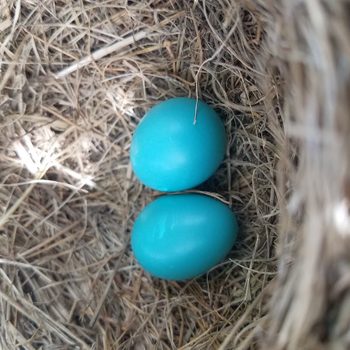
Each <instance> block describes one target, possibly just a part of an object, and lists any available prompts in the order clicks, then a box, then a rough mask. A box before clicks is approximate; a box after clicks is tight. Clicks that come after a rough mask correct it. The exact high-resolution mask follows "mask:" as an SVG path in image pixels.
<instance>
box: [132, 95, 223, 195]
mask: <svg viewBox="0 0 350 350" xmlns="http://www.w3.org/2000/svg"><path fill="white" fill-rule="evenodd" d="M195 108H196V100H195V99H191V98H186V97H179V98H172V99H169V100H166V101H164V102H161V103H159V104H157V105H156V106H154V107H153V108H152V109H151V110H150V111H149V112H148V113H146V115H145V116H144V117H143V119H142V120H141V122H140V124H139V125H138V126H137V128H136V130H135V133H134V136H133V139H132V143H131V150H130V158H131V164H132V167H133V169H134V172H135V174H136V176H137V177H138V179H139V180H140V181H141V182H142V183H144V184H145V185H146V186H148V187H151V188H153V189H156V190H159V191H182V190H185V189H189V188H193V187H195V186H197V185H199V184H201V183H202V182H204V181H205V180H207V179H208V178H209V177H210V176H211V175H213V174H214V172H215V170H216V169H217V168H218V167H219V165H220V163H221V161H222V160H223V158H224V155H225V149H226V133H225V128H224V125H223V123H222V121H221V120H220V118H219V116H218V115H217V114H216V112H215V111H214V110H213V109H212V108H211V107H210V106H208V105H207V104H206V103H204V102H202V101H198V107H197V118H196V123H194V120H195Z"/></svg>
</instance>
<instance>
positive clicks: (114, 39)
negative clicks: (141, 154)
mask: <svg viewBox="0 0 350 350" xmlns="http://www.w3.org/2000/svg"><path fill="white" fill-rule="evenodd" d="M346 6H347V5H346V1H340V0H339V1H338V0H337V1H334V4H333V3H332V5H330V4H327V3H326V2H325V1H321V0H313V1H312V0H303V1H284V2H283V1H282V2H280V3H279V4H276V3H274V2H272V1H268V0H266V1H262V0H260V1H259V0H256V1H253V0H252V1H250V0H245V1H244V0H237V1H228V0H215V1H214V0H212V1H208V0H207V1H204V0H203V1H193V2H188V1H173V0H149V1H147V2H145V1H132V0H131V1H124V0H123V1H121V0H120V1H108V0H103V1H87V0H79V1H78V0H77V1H53V0H46V1H32V0H9V1H6V2H2V3H1V4H0V28H1V31H0V59H1V60H0V276H1V277H0V332H1V334H0V346H1V347H2V348H3V349H17V348H20V349H22V348H23V349H75V348H77V349H140V350H141V349H221V350H223V349H236V350H237V349H238V350H243V349H256V348H258V347H260V346H263V345H264V344H268V348H269V349H272V348H278V349H282V348H283V349H287V348H288V349H302V348H309V349H312V348H315V349H320V348H321V346H324V345H322V344H330V343H332V344H336V345H335V346H341V345H339V344H345V342H346V339H348V338H346V329H347V328H346V327H347V325H348V324H349V319H348V317H347V316H346V314H344V312H343V313H342V312H341V311H340V309H341V308H339V305H347V304H348V300H349V299H348V298H347V297H346V291H347V288H348V286H349V278H347V279H345V280H344V278H341V277H342V275H346V276H348V274H349V272H348V271H349V262H348V260H347V258H346V249H345V247H347V244H348V242H347V241H346V238H344V237H346V234H347V232H349V225H348V224H349V223H350V220H348V222H347V221H346V218H347V217H346V213H345V214H344V215H345V219H344V218H343V219H344V220H345V221H344V220H343V221H342V226H341V228H339V220H338V221H337V220H335V221H334V222H333V221H332V220H333V219H332V215H328V214H327V213H329V206H317V205H316V204H315V203H319V202H321V203H330V204H332V205H333V204H334V207H335V208H338V209H339V208H340V209H341V210H343V211H345V212H346V208H347V207H346V206H347V205H348V202H347V201H346V200H347V199H346V198H347V197H346V194H347V193H348V192H346V191H345V192H344V190H343V189H344V188H345V189H346V188H347V187H346V186H345V185H344V184H346V183H347V182H346V181H347V176H346V175H347V173H348V168H349V167H348V163H349V160H347V155H348V153H347V150H348V148H349V147H348V141H346V140H347V136H346V135H348V130H350V128H349V122H348V121H347V118H346V109H345V108H343V107H344V106H345V105H346V103H347V96H348V95H347V94H346V91H348V86H349V85H348V78H349V75H348V73H349V71H350V69H349V64H348V57H349V56H350V55H349V52H350V51H349V47H348V46H349V45H348V42H347V41H346V39H344V35H343V34H346V33H348V32H349V30H348V27H347V18H348V16H347V13H349V12H346V11H345V10H346V9H347V7H346ZM326 18H328V20H326ZM335 19H337V21H336V20H335ZM310 33H312V35H311V36H310ZM309 39H311V40H309ZM327 53H328V55H327ZM339 53H340V54H339ZM319 57H324V59H323V60H322V59H319ZM339 57H340V58H339ZM338 58H339V59H338ZM325 81H328V82H330V85H327V84H325V83H324V82H325ZM310 91H311V92H310ZM327 93H328V95H327ZM174 96H190V97H196V98H200V99H203V100H204V101H206V102H207V103H209V104H210V105H212V106H213V107H214V108H215V109H216V110H217V111H218V113H219V114H220V116H221V118H222V120H223V121H224V123H225V126H226V130H227V134H228V137H229V142H228V147H227V152H226V157H225V160H224V162H223V164H222V166H221V167H220V169H219V170H218V171H217V173H216V174H215V176H213V177H212V178H211V179H210V180H208V181H207V182H206V183H205V184H203V185H201V186H200V187H199V188H197V189H196V191H199V192H203V193H207V194H209V195H213V196H216V197H218V198H219V199H221V200H222V201H224V202H226V203H227V204H228V205H230V207H231V208H232V210H233V211H234V212H235V213H236V214H237V217H238V220H239V225H240V233H239V238H238V242H237V244H236V245H235V247H234V249H233V250H232V252H231V253H230V255H229V256H228V257H227V259H226V260H225V261H224V262H223V263H222V264H220V265H218V266H216V267H215V268H213V269H212V270H211V271H210V272H209V273H208V274H207V275H205V276H202V277H200V278H197V279H195V280H191V281H187V282H167V281H162V280H159V279H156V278H152V277H150V276H149V275H148V274H147V273H145V272H144V271H143V270H142V269H141V268H140V267H139V266H138V264H137V263H136V261H135V259H134V257H133V255H132V253H131V250H130V244H129V243H130V231H131V229H132V224H133V220H134V219H135V216H136V215H137V213H139V212H140V210H141V209H142V208H143V207H144V206H145V205H146V204H147V203H149V202H150V201H151V200H152V199H154V198H155V197H156V196H158V195H159V193H156V192H154V191H151V190H150V189H147V188H145V187H144V186H142V185H141V184H140V183H139V182H138V181H137V179H136V178H135V176H134V175H133V173H132V169H131V167H130V161H129V147H130V141H131V137H132V133H133V130H134V129H135V127H136V125H137V124H138V122H139V121H140V119H141V118H142V116H143V115H144V114H145V112H146V111H147V110H148V109H149V108H150V107H151V106H153V105H154V104H155V103H157V102H159V101H162V100H164V99H167V98H170V97H174ZM326 97H327V98H326ZM334 106H338V108H335V107H334ZM332 107H334V108H333V109H332ZM308 128H313V129H312V130H313V131H314V133H312V132H309V129H308ZM339 130H340V132H339ZM315 135H316V136H315ZM320 135H321V136H320ZM325 135H326V136H327V137H326V136H325ZM329 135H331V137H330V136H329ZM317 137H318V138H317ZM325 140H328V141H329V140H331V141H329V143H326V145H328V146H329V145H331V146H329V148H327V147H328V146H327V147H326V149H325ZM334 140H336V142H335V141H334ZM333 141H334V142H333ZM332 142H333V143H332ZM334 152H336V154H337V157H333V162H331V163H329V164H328V163H327V160H329V159H330V158H331V156H332V155H334ZM327 157H328V158H327ZM340 164H341V165H342V166H341V167H340V168H339V167H338V166H339V165H340ZM328 165H332V166H328ZM338 169H340V170H339V171H338ZM332 177H333V178H334V179H335V181H334V182H333V187H331V188H330V189H329V191H324V189H325V188H326V187H327V184H329V179H330V178H332ZM304 179H307V181H303V180H304ZM344 186H345V187H344ZM320 188H321V189H322V190H320ZM319 193H322V194H324V196H323V197H322V195H319ZM344 193H345V195H344ZM344 196H345V197H344ZM287 200H288V201H289V204H288V205H287ZM338 203H343V204H341V205H343V206H341V207H339V205H338ZM344 203H345V204H344ZM337 205H338V206H337ZM295 208H296V209H295ZM332 208H333V207H332ZM340 209H339V210H340ZM339 210H338V212H339ZM338 212H337V213H338ZM344 215H343V216H344ZM338 217H339V215H338ZM308 218H309V219H308ZM317 218H319V220H318V223H317V225H315V221H317ZM320 218H322V219H320ZM278 222H280V225H278ZM344 222H345V224H344ZM337 225H338V226H337ZM347 225H348V226H347ZM326 229H327V231H330V230H331V231H332V230H333V231H334V232H335V233H334V237H333V239H332V242H333V243H334V242H335V243H334V244H330V245H329V248H327V249H324V244H327V242H328V241H329V238H327V236H326V235H327V233H326V231H325V230H326ZM314 231H315V232H316V233H314ZM340 231H341V232H342V234H341V235H338V233H337V232H340ZM310 232H312V233H313V234H312V235H310ZM344 232H345V233H344ZM308 237H313V238H308ZM277 242H280V243H279V247H280V249H276V245H277ZM344 242H345V243H346V244H345V243H344ZM307 247H308V248H307ZM307 249H309V251H308V250H307ZM305 251H306V252H308V253H309V254H306V253H305ZM323 253H325V254H323ZM295 257H298V259H297V261H298V263H295V264H291V262H292V261H293V260H294V258H295ZM324 259H326V260H324ZM327 259H328V260H327ZM339 261H340V262H341V264H338V263H339ZM305 268H306V270H305ZM304 271H307V272H308V273H314V275H313V278H309V279H307V278H306V277H304V278H302V276H305V274H304ZM332 272H335V273H333V274H332ZM329 274H331V277H332V278H331V277H329ZM320 276H321V277H320ZM330 282H331V283H330ZM339 284H340V286H339ZM315 285H316V286H317V288H319V295H320V296H321V297H320V298H313V297H312V296H313V293H312V292H313V288H314V287H315ZM330 285H331V286H333V287H334V290H335V292H334V291H333V292H332V293H333V294H332V293H331V292H329V293H327V292H326V291H330V289H332V288H329V286H330ZM334 293H335V294H334ZM271 296H272V298H271ZM339 300H341V302H339V304H337V302H336V301H339ZM310 310H311V311H310ZM328 311H330V313H331V315H332V317H331V319H329V318H327V317H325V315H326V314H328ZM329 322H331V323H332V322H333V323H334V329H333V328H332V327H329ZM333 323H332V324H333ZM305 339H307V341H305ZM333 340H334V342H333ZM327 342H328V343H327ZM332 346H333V345H332ZM345 348H346V347H344V349H345ZM336 349H343V348H336Z"/></svg>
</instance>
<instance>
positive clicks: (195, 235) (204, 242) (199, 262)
mask: <svg viewBox="0 0 350 350" xmlns="http://www.w3.org/2000/svg"><path fill="white" fill-rule="evenodd" d="M237 231H238V226H237V221H236V217H235V215H234V214H233V212H232V211H231V210H230V208H229V207H228V206H226V205H225V204H223V203H222V202H220V201H218V200H216V199H214V198H212V197H208V196H205V195H199V194H174V195H164V196H162V197H159V198H158V199H156V200H155V201H153V202H151V203H150V204H148V205H147V206H146V207H145V208H144V209H143V211H142V212H141V213H140V214H139V216H138V217H137V219H136V221H135V224H134V228H133V231H132V236H131V246H132V249H133V252H134V255H135V258H136V260H137V261H138V262H139V264H140V265H141V266H142V267H143V268H144V269H145V270H146V271H148V272H149V273H150V274H152V275H154V276H156V277H160V278H163V279H168V280H185V279H190V278H193V277H196V276H199V275H201V274H203V273H205V272H207V271H208V270H209V269H211V268H212V267H214V266H215V265H216V264H218V263H219V262H220V261H222V260H223V259H224V258H225V256H226V255H227V254H228V253H229V251H230V250H231V248H232V246H233V244H234V242H235V240H236V236H237Z"/></svg>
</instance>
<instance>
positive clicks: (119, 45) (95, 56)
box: [54, 30, 150, 79]
mask: <svg viewBox="0 0 350 350" xmlns="http://www.w3.org/2000/svg"><path fill="white" fill-rule="evenodd" d="M149 34H150V32H149V30H141V31H140V32H138V33H136V34H132V35H129V36H127V37H126V38H124V39H123V40H121V41H118V42H116V43H114V44H112V45H109V46H105V47H102V48H100V49H98V50H96V51H95V52H93V53H92V54H91V55H89V56H85V57H83V58H82V59H80V60H79V61H77V62H75V63H73V64H72V65H70V66H68V67H67V68H64V69H62V70H61V71H59V72H58V73H56V74H55V75H54V76H55V78H56V79H60V78H64V77H66V76H67V75H69V74H71V73H73V72H75V71H76V70H78V69H80V68H82V67H85V66H87V65H88V64H90V63H91V62H93V61H97V60H99V59H100V58H102V57H105V56H107V55H109V54H110V53H112V52H115V51H119V50H121V49H123V48H124V47H126V46H128V45H130V44H132V43H135V42H137V41H139V40H141V39H144V38H145V37H147V36H149Z"/></svg>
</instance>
